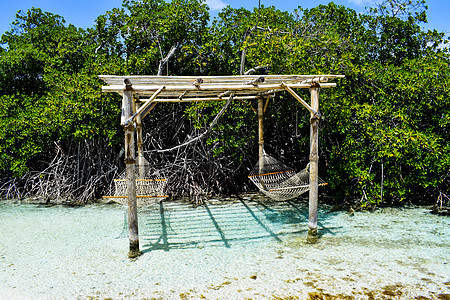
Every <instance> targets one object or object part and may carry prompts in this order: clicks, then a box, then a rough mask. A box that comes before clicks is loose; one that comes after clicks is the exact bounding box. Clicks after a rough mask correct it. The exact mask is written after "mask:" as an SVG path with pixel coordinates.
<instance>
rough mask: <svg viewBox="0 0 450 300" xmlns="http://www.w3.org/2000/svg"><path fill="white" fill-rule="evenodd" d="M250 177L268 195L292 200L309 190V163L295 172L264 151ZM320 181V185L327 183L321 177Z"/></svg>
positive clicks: (278, 199)
mask: <svg viewBox="0 0 450 300" xmlns="http://www.w3.org/2000/svg"><path fill="white" fill-rule="evenodd" d="M248 178H249V179H250V181H251V182H253V184H255V185H256V186H257V187H258V189H259V190H260V191H261V192H262V193H264V194H265V195H267V196H268V197H270V198H272V199H274V200H277V201H285V200H290V199H294V198H297V197H298V196H300V195H301V194H303V193H305V192H307V191H309V186H310V185H309V164H308V165H307V166H306V168H304V169H303V170H301V171H300V172H295V170H294V169H293V168H291V167H289V166H287V165H286V164H284V163H282V162H280V161H279V160H277V159H275V158H274V157H272V156H270V155H268V154H267V153H265V152H263V155H262V157H261V158H260V159H259V161H258V163H257V164H256V165H255V166H254V167H253V169H252V171H251V172H250V174H249V176H248ZM318 181H319V186H323V185H326V184H327V183H325V181H324V180H322V179H321V178H319V179H318Z"/></svg>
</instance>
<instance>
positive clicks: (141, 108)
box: [122, 86, 166, 127]
mask: <svg viewBox="0 0 450 300" xmlns="http://www.w3.org/2000/svg"><path fill="white" fill-rule="evenodd" d="M165 88H166V87H165V86H162V87H160V88H159V89H158V90H157V91H156V92H155V93H154V94H153V95H152V97H151V98H150V99H149V100H148V101H147V102H145V103H144V104H143V105H142V106H141V107H140V108H139V109H138V111H137V112H135V113H134V114H133V115H132V116H131V117H130V118H129V119H128V120H126V121H125V122H124V123H123V124H122V125H124V126H125V127H126V126H128V125H129V124H131V123H132V122H134V120H135V119H136V117H137V116H139V115H141V114H142V112H143V111H145V110H146V109H147V108H149V106H150V104H152V102H153V101H154V100H155V99H156V97H158V95H159V94H160V93H161V92H162V91H163V90H164V89H165ZM153 107H154V106H153ZM148 112H149V110H147V113H148Z"/></svg>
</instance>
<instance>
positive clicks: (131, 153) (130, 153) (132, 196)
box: [121, 78, 142, 258]
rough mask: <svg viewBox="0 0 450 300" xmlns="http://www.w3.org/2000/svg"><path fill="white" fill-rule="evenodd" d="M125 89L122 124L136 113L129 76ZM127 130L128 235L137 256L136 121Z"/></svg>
mask: <svg viewBox="0 0 450 300" xmlns="http://www.w3.org/2000/svg"><path fill="white" fill-rule="evenodd" d="M124 83H125V89H124V91H123V99H122V118H121V121H122V124H125V122H126V121H127V120H128V119H129V118H130V117H131V116H132V115H133V113H134V107H135V104H134V98H133V87H132V85H131V81H130V80H129V79H128V78H127V79H125V80H124ZM124 131H125V164H126V173H127V201H128V237H129V241H130V248H129V252H128V257H129V258H135V257H138V256H140V255H141V254H142V252H141V251H140V250H139V230H138V216H137V203H136V159H135V149H134V122H131V124H128V125H127V126H124Z"/></svg>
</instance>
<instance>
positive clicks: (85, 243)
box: [0, 200, 450, 299]
mask: <svg viewBox="0 0 450 300" xmlns="http://www.w3.org/2000/svg"><path fill="white" fill-rule="evenodd" d="M307 214H308V208H307V204H306V203H301V202H300V203H299V202H283V203H275V204H274V203H272V204H270V203H261V202H255V201H250V200H242V201H240V200H234V201H229V202H218V201H211V202H210V203H209V204H208V205H206V206H199V207H197V208H193V207H192V205H188V204H183V203H180V202H163V203H161V204H156V205H154V206H152V207H149V208H141V209H140V210H139V229H140V244H141V249H142V250H143V252H144V255H143V256H142V257H140V258H139V259H138V260H137V261H130V260H128V259H127V251H128V237H127V225H126V208H124V207H122V206H119V205H92V206H85V207H79V208H69V207H62V206H51V207H46V206H38V205H29V204H23V205H18V204H8V203H6V202H0V219H1V221H2V227H1V230H0V299H3V298H11V297H12V298H17V299H22V298H23V299H27V298H29V299H36V298H41V299H61V298H67V299H74V298H80V299H85V298H89V297H94V298H100V299H102V298H108V297H110V298H113V299H117V298H119V299H123V298H130V299H135V298H136V299H139V298H144V297H148V298H152V297H155V298H158V297H160V298H164V299H167V298H184V297H187V298H190V297H192V298H199V297H202V296H204V297H206V298H215V299H244V298H253V299H267V298H275V297H281V298H283V297H298V298H299V299H306V298H308V297H314V295H322V296H323V297H325V296H328V297H337V298H343V297H350V298H353V299H372V298H375V299H411V298H415V297H419V296H421V297H426V298H429V299H436V298H438V299H439V298H442V299H448V297H450V296H449V294H450V266H449V258H450V247H449V241H450V238H449V236H450V226H449V225H450V220H449V218H448V217H443V216H436V215H432V214H429V213H428V210H427V209H426V208H423V207H413V208H393V209H392V208H389V209H380V210H378V211H375V212H373V213H370V212H356V213H354V214H353V215H349V214H347V213H345V212H330V209H329V208H327V207H323V206H322V207H320V209H319V233H320V239H319V242H318V243H317V244H307V243H306V233H307ZM445 297H447V298H445Z"/></svg>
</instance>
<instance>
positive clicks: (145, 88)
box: [102, 83, 336, 94]
mask: <svg viewBox="0 0 450 300" xmlns="http://www.w3.org/2000/svg"><path fill="white" fill-rule="evenodd" d="M284 86H288V87H290V88H291V89H298V88H310V87H311V84H308V83H293V84H289V83H283V85H281V84H264V85H258V86H254V85H202V86H201V87H199V88H197V87H195V86H185V85H166V86H165V91H185V90H186V91H233V92H234V91H253V92H259V91H261V92H262V91H267V90H274V89H280V88H283V89H284ZM335 86H336V83H322V84H320V87H321V88H331V87H335ZM124 88H125V86H124V85H108V86H103V87H102V90H103V91H104V92H121V91H123V90H124ZM160 88H161V86H157V85H133V91H135V92H136V93H138V94H139V93H146V92H148V93H151V92H155V91H157V90H159V89H160Z"/></svg>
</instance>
